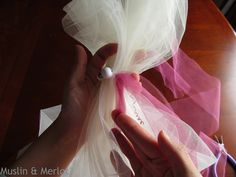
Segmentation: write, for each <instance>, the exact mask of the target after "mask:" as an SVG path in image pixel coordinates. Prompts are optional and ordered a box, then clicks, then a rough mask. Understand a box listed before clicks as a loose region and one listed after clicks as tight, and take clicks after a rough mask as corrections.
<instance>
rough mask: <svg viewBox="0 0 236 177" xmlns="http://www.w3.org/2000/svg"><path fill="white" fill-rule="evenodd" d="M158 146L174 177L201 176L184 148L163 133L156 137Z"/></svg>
mask: <svg viewBox="0 0 236 177" xmlns="http://www.w3.org/2000/svg"><path fill="white" fill-rule="evenodd" d="M158 146H159V149H160V151H161V152H162V154H163V155H164V156H165V157H166V158H167V160H168V162H169V164H170V166H171V168H172V172H173V173H174V176H183V177H184V176H189V175H190V176H193V177H195V176H201V175H200V173H199V172H198V170H197V168H196V167H195V166H194V164H193V162H192V160H191V158H190V156H189V154H188V153H187V151H186V150H185V148H184V146H183V145H180V144H178V143H177V142H175V141H173V140H171V139H170V138H169V136H168V135H167V134H166V133H165V132H164V131H161V132H160V133H159V135H158Z"/></svg>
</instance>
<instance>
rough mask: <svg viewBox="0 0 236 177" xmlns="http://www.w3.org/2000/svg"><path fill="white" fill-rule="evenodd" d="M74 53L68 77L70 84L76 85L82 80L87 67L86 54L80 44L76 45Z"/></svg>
mask: <svg viewBox="0 0 236 177" xmlns="http://www.w3.org/2000/svg"><path fill="white" fill-rule="evenodd" d="M76 55H77V56H76V62H75V65H74V67H73V70H72V74H71V77H70V84H72V85H77V84H78V83H79V82H82V81H83V80H84V78H85V72H86V67H87V54H86V51H85V49H84V48H83V47H82V46H81V45H77V46H76Z"/></svg>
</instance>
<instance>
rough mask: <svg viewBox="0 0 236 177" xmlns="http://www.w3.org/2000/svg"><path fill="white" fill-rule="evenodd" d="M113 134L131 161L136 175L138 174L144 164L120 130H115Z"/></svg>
mask: <svg viewBox="0 0 236 177" xmlns="http://www.w3.org/2000/svg"><path fill="white" fill-rule="evenodd" d="M112 133H113V135H114V136H115V138H116V140H117V142H118V144H119V146H120V149H121V151H122V152H123V153H124V154H125V156H126V157H127V158H128V159H129V161H130V164H131V166H132V168H133V170H134V172H135V174H137V172H138V171H139V170H140V169H141V168H142V163H141V162H140V160H139V158H138V157H137V155H136V153H135V151H134V148H133V146H132V145H131V143H130V142H129V141H128V140H127V139H126V138H125V136H124V135H122V133H121V132H120V131H119V130H118V129H116V128H113V129H112Z"/></svg>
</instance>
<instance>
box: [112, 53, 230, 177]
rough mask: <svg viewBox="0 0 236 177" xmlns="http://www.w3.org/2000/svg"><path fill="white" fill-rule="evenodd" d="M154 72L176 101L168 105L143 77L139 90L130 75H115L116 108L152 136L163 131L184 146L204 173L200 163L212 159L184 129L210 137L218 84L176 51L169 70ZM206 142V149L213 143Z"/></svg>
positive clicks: (216, 122)
mask: <svg viewBox="0 0 236 177" xmlns="http://www.w3.org/2000/svg"><path fill="white" fill-rule="evenodd" d="M156 69H157V70H158V71H159V72H160V73H161V74H162V77H163V80H164V83H165V85H166V86H167V87H168V88H169V89H170V90H171V91H172V92H173V95H174V97H175V98H176V100H175V101H172V102H168V101H167V99H165V97H164V96H163V94H162V93H161V91H159V90H158V89H157V88H155V86H153V85H152V84H151V82H149V81H148V80H147V79H145V78H143V77H142V78H141V83H142V85H143V86H142V85H141V84H140V83H139V82H138V81H137V80H135V79H134V78H133V76H132V74H130V73H119V74H116V76H115V80H116V89H117V108H118V109H120V110H122V111H123V112H127V113H128V114H129V115H131V116H133V117H134V120H136V121H137V122H138V123H139V124H140V125H141V126H143V127H144V128H145V129H147V130H149V132H152V133H153V135H154V136H155V135H157V134H158V133H159V131H160V130H165V131H166V132H167V133H168V134H169V135H170V136H171V137H172V138H173V139H175V140H176V141H179V142H180V143H182V144H184V145H185V147H186V148H187V150H188V152H189V154H190V156H191V158H192V160H193V162H194V163H195V165H196V166H197V168H198V169H204V166H205V165H206V164H204V162H205V161H211V160H213V159H211V160H210V158H211V157H210V156H208V155H209V152H208V150H207V149H206V148H205V146H206V144H205V143H203V142H200V141H197V139H198V136H197V134H196V133H195V132H194V131H192V130H191V128H190V127H189V126H188V125H190V126H191V127H192V128H193V129H194V130H195V131H196V132H197V133H200V132H204V133H206V134H207V135H212V134H213V133H214V132H215V131H216V130H217V129H218V126H219V106H220V82H219V80H218V79H216V78H214V77H212V76H210V75H208V74H207V73H206V72H204V71H203V70H202V69H201V68H200V66H199V65H198V64H197V63H196V62H195V61H194V60H192V59H191V58H189V57H188V56H187V55H186V54H185V53H184V52H183V51H182V50H180V49H179V50H178V52H176V54H175V55H174V56H173V66H171V65H170V64H169V63H168V62H165V63H163V64H161V65H159V66H158V67H157V68H156ZM150 93H152V94H150ZM126 102H128V103H129V104H127V103H126ZM130 103H132V104H130ZM127 109H128V110H127ZM181 119H182V120H183V121H182V120H181ZM184 122H186V123H187V124H186V123H184ZM204 140H205V141H206V138H205V139H204ZM210 140H211V139H210V138H209V139H208V141H206V143H207V144H208V145H209V144H212V143H213V140H211V141H210ZM196 142H197V144H196ZM210 149H211V151H212V152H214V154H215V155H217V153H216V152H219V150H218V149H219V148H218V146H210ZM225 160H226V159H225V158H224V156H222V158H221V159H220V163H218V166H217V167H218V173H219V174H218V175H219V176H222V177H223V176H224V168H225ZM212 163H214V162H212ZM210 171H211V167H209V169H207V170H205V172H204V177H206V176H211V175H212V173H210ZM206 172H208V173H206Z"/></svg>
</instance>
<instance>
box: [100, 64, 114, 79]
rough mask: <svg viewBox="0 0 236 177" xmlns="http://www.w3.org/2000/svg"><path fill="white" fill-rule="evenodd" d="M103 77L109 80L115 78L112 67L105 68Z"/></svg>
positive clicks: (102, 72) (102, 73)
mask: <svg viewBox="0 0 236 177" xmlns="http://www.w3.org/2000/svg"><path fill="white" fill-rule="evenodd" d="M101 75H102V78H103V79H108V78H111V77H112V76H113V72H112V70H111V68H110V67H105V68H103V69H102V70H101Z"/></svg>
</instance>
